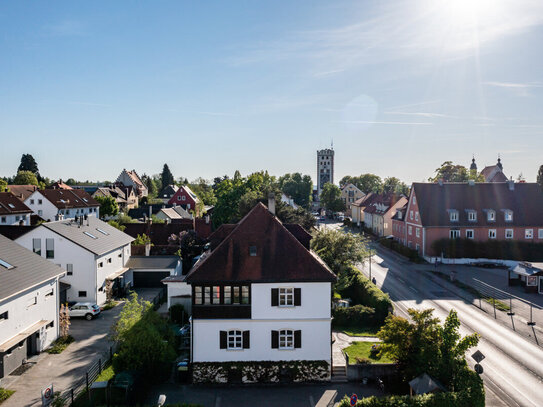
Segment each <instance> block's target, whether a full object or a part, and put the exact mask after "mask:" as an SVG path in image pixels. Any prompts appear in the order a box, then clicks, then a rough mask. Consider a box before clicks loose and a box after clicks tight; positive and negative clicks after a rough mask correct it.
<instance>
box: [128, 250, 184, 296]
mask: <svg viewBox="0 0 543 407" xmlns="http://www.w3.org/2000/svg"><path fill="white" fill-rule="evenodd" d="M126 267H127V268H128V271H127V272H126V274H125V277H126V280H128V281H132V286H133V287H134V288H141V287H145V288H149V287H160V288H162V287H164V285H163V284H162V280H163V279H165V278H167V277H169V276H180V275H181V271H182V264H181V260H180V258H179V256H130V259H128V262H127V263H126Z"/></svg>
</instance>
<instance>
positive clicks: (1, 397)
mask: <svg viewBox="0 0 543 407" xmlns="http://www.w3.org/2000/svg"><path fill="white" fill-rule="evenodd" d="M13 393H15V391H14V390H8V389H3V388H2V387H0V404H2V402H3V401H6V400H7V399H9V398H10V397H11V395H12V394H13Z"/></svg>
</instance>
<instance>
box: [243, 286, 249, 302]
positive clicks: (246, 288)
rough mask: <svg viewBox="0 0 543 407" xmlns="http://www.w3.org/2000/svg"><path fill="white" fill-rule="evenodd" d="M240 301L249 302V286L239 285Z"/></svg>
mask: <svg viewBox="0 0 543 407" xmlns="http://www.w3.org/2000/svg"><path fill="white" fill-rule="evenodd" d="M241 303H242V304H249V286H246V285H244V286H243V287H241Z"/></svg>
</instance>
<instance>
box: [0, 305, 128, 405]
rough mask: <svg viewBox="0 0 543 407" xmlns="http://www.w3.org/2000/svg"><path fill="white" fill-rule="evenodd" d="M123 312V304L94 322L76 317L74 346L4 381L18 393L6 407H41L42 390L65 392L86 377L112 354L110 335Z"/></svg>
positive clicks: (40, 357)
mask: <svg viewBox="0 0 543 407" xmlns="http://www.w3.org/2000/svg"><path fill="white" fill-rule="evenodd" d="M121 309H122V303H121V304H119V305H117V306H116V307H115V308H113V309H110V310H108V311H104V312H102V313H101V314H100V316H99V317H98V318H95V319H93V320H91V321H87V320H86V319H84V318H77V319H76V318H72V319H71V326H70V334H71V335H72V336H73V337H74V338H75V342H74V343H72V344H70V345H69V346H68V347H67V348H66V349H65V350H64V351H63V352H62V353H60V354H58V355H50V354H48V353H46V352H43V353H41V354H40V355H38V356H37V357H35V358H33V360H32V363H34V366H32V367H31V368H30V369H29V370H27V371H26V372H25V373H23V374H22V375H21V376H11V375H10V376H7V377H6V378H4V379H2V384H1V385H2V387H5V388H8V389H11V390H15V393H14V394H13V395H12V396H11V397H10V398H9V399H8V400H7V401H5V402H4V403H2V407H21V406H38V405H39V406H41V390H42V389H44V388H45V387H47V386H49V385H50V384H53V386H54V390H55V391H65V390H68V389H69V388H70V387H71V386H72V384H73V383H74V382H76V381H78V380H80V379H81V378H82V377H85V372H86V369H87V368H88V367H89V366H91V365H92V364H93V363H95V361H96V360H98V358H100V356H101V355H102V354H103V353H105V352H107V351H108V349H109V347H110V345H111V343H110V342H109V340H108V335H109V333H110V329H111V326H112V325H113V323H114V322H115V321H116V319H117V318H118V316H119V312H120V311H121Z"/></svg>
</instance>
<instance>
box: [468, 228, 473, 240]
mask: <svg viewBox="0 0 543 407" xmlns="http://www.w3.org/2000/svg"><path fill="white" fill-rule="evenodd" d="M466 238H467V239H473V229H468V230H466Z"/></svg>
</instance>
